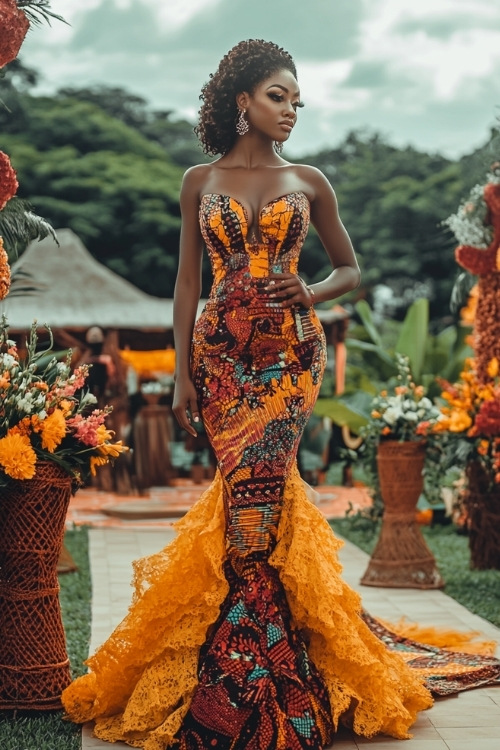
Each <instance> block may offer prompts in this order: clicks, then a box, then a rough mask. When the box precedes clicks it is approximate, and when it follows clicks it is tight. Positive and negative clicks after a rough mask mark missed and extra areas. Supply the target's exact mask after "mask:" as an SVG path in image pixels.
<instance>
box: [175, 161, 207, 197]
mask: <svg viewBox="0 0 500 750" xmlns="http://www.w3.org/2000/svg"><path fill="white" fill-rule="evenodd" d="M211 169H212V165H211V164H196V165H195V166H194V167H189V169H186V171H185V172H184V176H183V178H182V186H181V195H190V196H198V197H199V196H200V194H201V191H202V188H203V185H204V184H205V182H206V181H207V178H208V176H209V175H210V172H211Z"/></svg>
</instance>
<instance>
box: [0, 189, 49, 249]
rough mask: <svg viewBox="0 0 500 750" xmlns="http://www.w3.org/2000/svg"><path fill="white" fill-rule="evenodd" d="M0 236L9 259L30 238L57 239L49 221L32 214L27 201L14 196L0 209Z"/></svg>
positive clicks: (24, 246)
mask: <svg viewBox="0 0 500 750" xmlns="http://www.w3.org/2000/svg"><path fill="white" fill-rule="evenodd" d="M0 236H1V237H3V243H4V247H5V249H6V251H7V254H8V256H9V259H11V260H12V259H15V258H17V256H18V255H19V254H20V253H21V252H22V251H23V250H24V249H25V248H26V246H27V245H28V243H30V242H31V241H32V240H43V239H44V238H45V237H48V236H51V237H53V239H54V240H55V242H57V241H58V240H57V236H56V233H55V232H54V229H53V228H52V226H51V225H50V224H49V222H48V221H46V220H45V219H43V218H42V217H41V216H37V215H36V214H34V213H33V211H32V210H31V205H30V204H29V203H28V201H26V200H22V199H21V198H16V197H14V198H11V199H10V201H9V202H8V203H7V205H6V206H5V208H4V209H3V210H2V211H0Z"/></svg>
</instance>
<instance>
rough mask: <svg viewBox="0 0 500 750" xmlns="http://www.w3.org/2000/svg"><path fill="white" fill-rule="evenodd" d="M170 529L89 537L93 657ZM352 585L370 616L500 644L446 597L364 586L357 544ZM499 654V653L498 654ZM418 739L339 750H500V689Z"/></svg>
mask: <svg viewBox="0 0 500 750" xmlns="http://www.w3.org/2000/svg"><path fill="white" fill-rule="evenodd" d="M173 534H174V532H173V531H172V529H169V528H161V529H123V528H121V529H116V528H97V529H92V530H91V531H90V556H91V567H92V584H93V623H92V642H91V651H92V650H94V649H95V648H96V647H97V646H98V645H99V644H100V643H102V641H103V640H105V638H106V637H107V636H108V634H109V633H110V631H111V630H112V629H113V627H115V626H116V625H117V624H118V623H119V622H120V620H121V619H122V618H123V616H124V615H125V614H126V612H127V608H128V604H129V601H130V596H131V588H130V580H131V572H132V568H131V562H132V560H134V559H136V558H138V557H143V556H145V555H149V554H151V553H153V552H156V551H158V550H159V549H161V548H162V547H163V546H164V545H165V544H167V543H168V542H169V541H170V540H171V539H172V537H173ZM341 561H342V563H343V565H344V571H345V579H346V581H347V582H348V583H349V584H350V585H351V586H352V587H353V588H355V589H357V590H359V591H361V593H362V595H363V602H364V605H365V607H366V608H367V609H368V611H369V612H370V613H371V614H373V615H375V616H378V617H381V618H385V619H388V620H393V621H397V620H399V618H400V617H402V616H403V615H405V616H407V617H408V618H409V619H410V620H412V621H417V622H419V623H421V624H424V625H425V624H428V625H442V626H446V627H452V628H455V629H463V630H471V629H472V630H479V631H481V632H482V633H483V634H484V635H485V636H486V637H487V638H492V639H495V640H497V641H498V642H499V644H500V630H499V629H497V628H495V627H494V626H493V625H491V624H490V623H488V622H486V621H484V620H482V619H481V618H479V617H477V616H476V615H473V614H471V613H470V612H469V611H468V610H466V609H465V608H464V607H462V606H461V605H460V604H458V603H457V602H455V601H454V600H453V599H450V598H449V597H447V596H446V595H445V594H443V593H442V592H441V591H419V590H410V589H382V588H378V587H365V586H361V587H360V586H359V580H360V578H361V576H362V574H363V573H364V571H365V568H366V565H367V561H368V557H367V555H366V554H365V553H364V552H362V551H360V550H359V549H358V548H357V547H355V546H353V545H352V544H349V543H346V545H345V547H344V548H343V549H342V551H341ZM499 654H500V650H499ZM412 731H413V735H414V738H413V739H412V740H410V741H408V740H403V741H401V740H394V739H392V738H386V737H377V738H375V739H373V740H366V739H361V738H359V737H357V738H354V737H352V736H351V735H350V734H349V733H348V732H347V731H345V730H343V731H342V732H341V733H340V734H339V735H338V736H337V739H336V741H335V743H334V745H333V746H332V748H333V750H356V748H359V749H360V750H400V749H401V750H402V749H403V748H405V750H500V686H499V687H492V688H482V689H478V690H471V691H469V692H465V693H461V694H459V695H457V696H453V697H449V698H441V699H438V700H437V701H436V703H435V705H434V706H433V707H432V708H431V709H430V710H429V711H426V712H424V713H422V714H420V718H419V719H418V721H417V723H416V724H415V725H414V727H413V730H412ZM112 747H113V748H116V749H117V750H118V749H119V748H125V747H127V746H126V745H124V744H122V743H116V744H114V745H109V744H108V743H105V742H101V741H100V740H97V739H95V738H92V736H91V729H90V727H84V730H83V750H111V748H112Z"/></svg>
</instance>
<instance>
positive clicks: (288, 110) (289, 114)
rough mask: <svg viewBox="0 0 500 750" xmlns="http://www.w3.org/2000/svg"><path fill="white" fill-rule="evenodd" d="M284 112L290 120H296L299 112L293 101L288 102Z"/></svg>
mask: <svg viewBox="0 0 500 750" xmlns="http://www.w3.org/2000/svg"><path fill="white" fill-rule="evenodd" d="M283 114H284V116H285V117H288V118H290V120H295V118H296V116H297V113H296V112H295V110H294V108H293V106H292V104H291V102H287V104H286V105H285V108H284V110H283Z"/></svg>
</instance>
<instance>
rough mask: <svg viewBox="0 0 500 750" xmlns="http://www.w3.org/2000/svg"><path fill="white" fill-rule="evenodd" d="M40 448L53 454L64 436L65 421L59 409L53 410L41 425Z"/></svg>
mask: <svg viewBox="0 0 500 750" xmlns="http://www.w3.org/2000/svg"><path fill="white" fill-rule="evenodd" d="M41 432H42V448H45V449H46V450H48V451H49V453H54V451H55V449H56V448H57V446H58V445H59V443H60V442H61V440H62V439H63V437H64V436H65V434H66V420H65V419H64V414H63V413H62V411H61V410H60V409H55V410H54V411H53V412H52V414H49V416H48V417H47V418H46V419H44V420H43V422H42V423H41Z"/></svg>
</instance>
